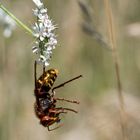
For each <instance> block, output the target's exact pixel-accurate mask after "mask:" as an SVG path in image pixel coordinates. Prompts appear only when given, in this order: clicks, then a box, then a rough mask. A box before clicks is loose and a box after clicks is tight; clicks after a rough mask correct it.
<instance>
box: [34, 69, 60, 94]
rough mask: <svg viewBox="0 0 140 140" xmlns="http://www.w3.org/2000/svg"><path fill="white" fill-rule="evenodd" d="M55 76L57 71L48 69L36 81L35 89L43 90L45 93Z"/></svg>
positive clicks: (50, 86)
mask: <svg viewBox="0 0 140 140" xmlns="http://www.w3.org/2000/svg"><path fill="white" fill-rule="evenodd" d="M57 75H58V70H57V69H49V70H47V71H45V72H44V73H43V74H42V75H41V76H40V77H39V79H38V80H37V87H38V88H40V89H42V90H44V91H45V92H48V91H49V90H50V89H51V88H52V86H53V84H54V82H55V80H56V78H57Z"/></svg>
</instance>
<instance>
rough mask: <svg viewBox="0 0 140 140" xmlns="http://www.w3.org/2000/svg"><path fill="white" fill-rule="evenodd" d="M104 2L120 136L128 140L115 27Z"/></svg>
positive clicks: (106, 2)
mask: <svg viewBox="0 0 140 140" xmlns="http://www.w3.org/2000/svg"><path fill="white" fill-rule="evenodd" d="M104 4H105V10H106V16H107V21H108V34H109V39H110V44H111V46H112V57H113V60H114V67H115V72H116V78H117V79H116V80H117V88H118V98H119V103H120V121H121V128H122V136H123V140H128V137H127V133H126V129H127V124H126V113H125V107H124V97H123V93H122V84H121V78H120V67H119V59H118V53H117V45H116V37H115V28H114V22H113V16H112V10H111V7H110V2H109V0H104Z"/></svg>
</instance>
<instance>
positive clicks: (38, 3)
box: [33, 0, 43, 8]
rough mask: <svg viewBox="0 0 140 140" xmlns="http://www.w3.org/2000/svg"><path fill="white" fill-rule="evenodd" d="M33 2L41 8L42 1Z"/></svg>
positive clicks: (34, 0)
mask: <svg viewBox="0 0 140 140" xmlns="http://www.w3.org/2000/svg"><path fill="white" fill-rule="evenodd" d="M33 2H34V3H35V5H36V6H37V7H38V8H41V7H42V6H43V3H42V2H41V1H40V0H33Z"/></svg>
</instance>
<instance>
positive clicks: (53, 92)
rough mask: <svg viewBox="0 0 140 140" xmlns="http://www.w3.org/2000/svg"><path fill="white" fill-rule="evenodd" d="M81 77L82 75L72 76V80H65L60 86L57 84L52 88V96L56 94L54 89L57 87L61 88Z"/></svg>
mask: <svg viewBox="0 0 140 140" xmlns="http://www.w3.org/2000/svg"><path fill="white" fill-rule="evenodd" d="M80 77H82V75H79V76H76V77H74V78H72V79H70V80H68V81H66V82H64V83H62V84H60V85H58V86H55V87H54V88H53V89H52V96H54V94H55V91H54V90H55V89H57V88H60V87H63V86H64V85H65V84H67V83H70V82H72V81H74V80H76V79H78V78H80Z"/></svg>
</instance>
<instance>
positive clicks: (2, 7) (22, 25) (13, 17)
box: [0, 3, 33, 35]
mask: <svg viewBox="0 0 140 140" xmlns="http://www.w3.org/2000/svg"><path fill="white" fill-rule="evenodd" d="M0 8H1V9H2V10H3V11H4V12H5V13H7V14H8V15H9V16H10V17H11V18H12V19H13V20H14V21H15V22H16V23H17V25H19V26H20V27H22V28H23V29H24V30H26V31H27V32H28V33H30V34H31V35H33V32H32V30H31V29H30V28H28V27H27V26H26V25H25V24H23V22H21V21H20V20H19V19H17V18H16V17H15V16H14V15H13V14H12V13H11V12H9V11H8V10H7V9H6V8H5V7H4V6H3V5H2V4H1V3H0Z"/></svg>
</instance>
